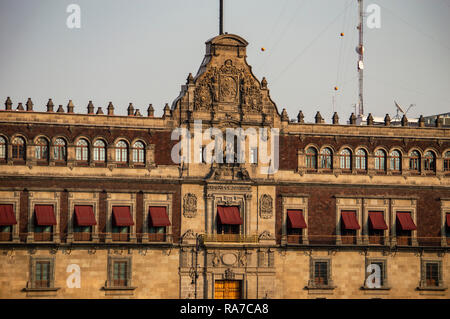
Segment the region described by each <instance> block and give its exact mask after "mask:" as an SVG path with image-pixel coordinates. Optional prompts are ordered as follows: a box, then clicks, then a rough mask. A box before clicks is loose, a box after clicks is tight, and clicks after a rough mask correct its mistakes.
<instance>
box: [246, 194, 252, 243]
mask: <svg viewBox="0 0 450 319" xmlns="http://www.w3.org/2000/svg"><path fill="white" fill-rule="evenodd" d="M244 198H245V212H244V213H245V233H244V235H246V236H249V235H250V222H251V221H250V215H251V205H252V194H245V195H244Z"/></svg>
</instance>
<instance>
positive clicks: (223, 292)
mask: <svg viewBox="0 0 450 319" xmlns="http://www.w3.org/2000/svg"><path fill="white" fill-rule="evenodd" d="M241 296H242V285H241V281H240V280H216V281H215V283H214V299H241Z"/></svg>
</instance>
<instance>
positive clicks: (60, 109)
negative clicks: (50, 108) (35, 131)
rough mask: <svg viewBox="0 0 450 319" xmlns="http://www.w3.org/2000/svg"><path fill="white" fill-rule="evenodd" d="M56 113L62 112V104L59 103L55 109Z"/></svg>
mask: <svg viewBox="0 0 450 319" xmlns="http://www.w3.org/2000/svg"><path fill="white" fill-rule="evenodd" d="M56 113H64V108H63V106H62V104H60V105H59V107H58V110H57V111H56Z"/></svg>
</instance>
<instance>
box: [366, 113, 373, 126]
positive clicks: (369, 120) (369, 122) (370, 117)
mask: <svg viewBox="0 0 450 319" xmlns="http://www.w3.org/2000/svg"><path fill="white" fill-rule="evenodd" d="M367 125H373V116H372V113H369V116H368V117H367Z"/></svg>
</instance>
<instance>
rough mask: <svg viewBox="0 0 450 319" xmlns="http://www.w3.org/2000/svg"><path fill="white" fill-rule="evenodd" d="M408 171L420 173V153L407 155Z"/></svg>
mask: <svg viewBox="0 0 450 319" xmlns="http://www.w3.org/2000/svg"><path fill="white" fill-rule="evenodd" d="M409 169H410V170H412V171H417V172H419V171H420V153H419V152H418V151H412V152H411V153H410V154H409Z"/></svg>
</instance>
